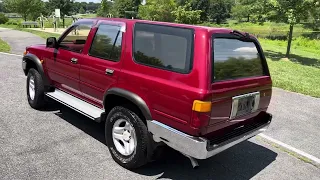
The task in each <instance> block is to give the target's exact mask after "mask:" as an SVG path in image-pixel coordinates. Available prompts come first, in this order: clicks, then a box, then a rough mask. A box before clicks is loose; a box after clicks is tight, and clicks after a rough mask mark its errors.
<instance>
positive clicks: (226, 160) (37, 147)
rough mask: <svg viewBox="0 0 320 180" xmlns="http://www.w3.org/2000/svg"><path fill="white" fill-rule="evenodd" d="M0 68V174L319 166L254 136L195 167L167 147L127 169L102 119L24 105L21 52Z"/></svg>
mask: <svg viewBox="0 0 320 180" xmlns="http://www.w3.org/2000/svg"><path fill="white" fill-rule="evenodd" d="M0 68H1V69H2V70H1V71H0V97H1V98H0V107H1V108H0V162H1V163H0V175H1V179H32V180H33V179H90V180H95V179H117V180H121V179H130V180H133V179H266V180H269V179H277V180H282V179H283V180H287V179H301V180H303V179H308V180H312V179H314V180H316V179H320V169H319V168H317V167H315V166H313V165H311V164H308V163H305V162H303V161H301V160H299V159H297V158H295V157H293V156H291V155H288V154H287V153H285V152H282V151H280V150H278V149H276V148H274V147H271V146H270V145H268V144H266V143H264V142H263V141H260V140H259V139H256V138H253V139H251V140H250V141H246V142H243V143H241V144H239V145H236V146H234V147H232V148H230V149H229V150H227V151H224V152H222V153H220V154H218V155H216V156H214V157H212V158H210V159H208V160H202V161H200V162H199V163H200V168H199V169H197V170H193V169H192V168H191V165H190V163H189V160H188V159H187V158H185V157H184V156H182V155H181V154H179V153H177V152H175V151H172V150H171V151H170V150H169V151H167V153H166V154H165V156H164V157H163V158H162V160H161V161H156V162H152V163H150V164H148V165H146V166H144V167H142V168H140V169H138V170H135V171H128V170H126V169H124V168H122V167H120V166H119V165H117V164H116V163H115V162H114V161H113V160H112V158H111V155H110V153H109V151H108V149H107V146H106V145H105V143H104V141H105V139H104V133H103V125H102V124H98V123H95V122H93V121H92V120H90V119H88V118H86V117H84V116H82V115H80V114H79V113H76V112H75V111H73V110H71V109H69V108H66V107H65V106H63V105H60V104H58V103H54V102H51V103H50V105H49V106H48V108H46V109H44V110H42V111H37V110H34V109H31V108H30V107H29V105H28V103H27V98H26V77H25V76H24V74H23V72H22V70H21V58H19V57H15V56H8V55H2V54H0ZM270 110H272V108H271V109H270ZM275 116H276V117H277V115H275ZM279 121H280V120H279Z"/></svg>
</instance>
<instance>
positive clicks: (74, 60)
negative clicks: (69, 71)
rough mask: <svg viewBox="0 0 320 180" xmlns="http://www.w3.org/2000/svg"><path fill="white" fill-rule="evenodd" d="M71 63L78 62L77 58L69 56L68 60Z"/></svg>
mask: <svg viewBox="0 0 320 180" xmlns="http://www.w3.org/2000/svg"><path fill="white" fill-rule="evenodd" d="M70 62H71V63H73V64H77V63H78V59H76V58H71V61H70Z"/></svg>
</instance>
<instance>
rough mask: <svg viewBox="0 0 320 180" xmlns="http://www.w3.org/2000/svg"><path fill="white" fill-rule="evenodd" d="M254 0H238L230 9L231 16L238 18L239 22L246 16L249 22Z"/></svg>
mask: <svg viewBox="0 0 320 180" xmlns="http://www.w3.org/2000/svg"><path fill="white" fill-rule="evenodd" d="M255 2H256V1H255V0H240V1H238V3H236V4H235V6H233V7H232V9H231V13H232V17H233V18H236V19H238V21H239V22H241V21H242V18H247V22H249V21H250V15H251V14H252V13H253V12H252V10H253V7H254V4H255Z"/></svg>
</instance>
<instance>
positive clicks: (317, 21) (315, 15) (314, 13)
mask: <svg viewBox="0 0 320 180" xmlns="http://www.w3.org/2000/svg"><path fill="white" fill-rule="evenodd" d="M311 4H313V5H312V6H311V8H310V18H311V21H312V26H313V27H312V28H313V29H314V30H319V29H320V0H314V1H313V2H312V3H311Z"/></svg>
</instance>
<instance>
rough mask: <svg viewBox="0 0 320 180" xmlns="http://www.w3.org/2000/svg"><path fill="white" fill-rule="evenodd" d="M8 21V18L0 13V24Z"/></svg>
mask: <svg viewBox="0 0 320 180" xmlns="http://www.w3.org/2000/svg"><path fill="white" fill-rule="evenodd" d="M8 21H9V18H8V17H6V16H5V15H4V14H3V13H0V24H5V23H7V22H8Z"/></svg>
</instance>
